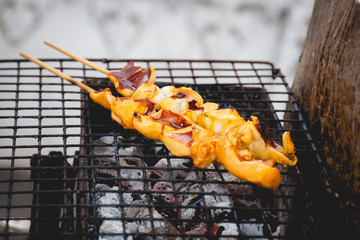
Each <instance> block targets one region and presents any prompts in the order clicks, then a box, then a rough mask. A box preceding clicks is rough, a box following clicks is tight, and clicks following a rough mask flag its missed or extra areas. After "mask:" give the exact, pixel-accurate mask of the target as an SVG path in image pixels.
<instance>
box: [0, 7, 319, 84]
mask: <svg viewBox="0 0 360 240" xmlns="http://www.w3.org/2000/svg"><path fill="white" fill-rule="evenodd" d="M312 8H313V0H274V1H264V0H263V1H261V0H222V1H220V0H193V1H180V0H152V1H146V0H121V1H118V0H101V1H100V0H78V1H71V0H0V58H1V59H14V58H19V57H20V56H19V51H25V52H27V53H29V54H31V55H33V56H35V57H38V58H58V57H64V56H63V55H61V54H60V53H58V52H56V51H54V50H52V49H50V48H49V47H47V46H45V45H44V44H43V41H44V40H49V41H52V42H54V43H56V44H58V45H60V46H62V47H64V48H66V49H68V50H70V51H72V52H74V53H77V54H78V55H81V56H84V57H87V58H92V57H93V58H103V57H104V58H116V59H119V58H168V59H175V58H181V59H183V58H186V59H226V60H262V61H271V62H273V63H274V64H275V66H276V67H278V68H281V70H282V72H283V74H285V75H286V76H287V78H286V79H287V81H288V82H289V83H290V84H292V82H293V78H294V73H295V70H296V66H297V63H298V59H299V56H300V54H301V50H302V46H303V42H304V40H305V37H306V32H307V26H308V23H309V19H310V16H311V13H312Z"/></svg>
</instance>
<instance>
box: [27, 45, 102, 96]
mask: <svg viewBox="0 0 360 240" xmlns="http://www.w3.org/2000/svg"><path fill="white" fill-rule="evenodd" d="M20 55H21V56H23V57H24V58H26V59H27V60H29V61H31V62H33V63H35V64H37V65H39V66H40V67H42V68H45V69H47V70H49V71H50V72H52V73H54V74H55V75H56V76H58V77H61V78H63V79H65V80H67V81H69V82H71V83H72V84H74V85H76V86H78V87H79V88H81V89H82V90H85V91H87V92H88V93H91V92H95V90H94V89H92V88H91V87H89V86H86V85H85V84H83V83H81V82H78V81H76V80H75V79H74V78H72V77H70V76H69V75H66V74H65V73H63V72H60V71H59V70H57V69H55V68H53V67H51V66H50V65H48V64H46V63H44V62H43V61H41V60H39V59H37V58H34V57H32V56H30V55H28V54H26V53H24V52H20Z"/></svg>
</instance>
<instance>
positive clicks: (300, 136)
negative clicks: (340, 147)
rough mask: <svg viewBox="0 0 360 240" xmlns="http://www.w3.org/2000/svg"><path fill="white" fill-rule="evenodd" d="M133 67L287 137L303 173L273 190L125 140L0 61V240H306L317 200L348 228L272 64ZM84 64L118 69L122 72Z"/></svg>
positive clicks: (66, 87)
mask: <svg viewBox="0 0 360 240" xmlns="http://www.w3.org/2000/svg"><path fill="white" fill-rule="evenodd" d="M131 60H134V61H135V62H136V63H137V64H139V65H142V66H149V65H151V66H152V67H154V68H155V69H156V73H157V84H158V85H160V86H165V85H170V84H172V85H176V86H190V87H192V88H194V89H195V90H196V91H198V92H199V93H200V94H201V95H202V96H203V97H204V99H205V100H206V101H213V102H217V103H219V104H220V106H221V107H223V108H235V109H236V110H237V111H238V112H239V113H240V115H242V116H243V117H244V118H245V119H249V118H250V116H251V115H256V116H258V117H259V119H260V121H261V124H262V125H263V126H264V128H266V129H267V130H268V131H269V133H270V134H271V136H272V137H273V138H274V139H275V140H277V141H280V136H281V134H282V133H283V132H284V131H285V130H290V131H291V134H292V137H293V139H294V143H295V146H296V148H297V149H296V150H297V153H298V155H299V164H298V165H297V166H296V167H292V168H288V169H284V168H282V167H281V166H279V168H280V170H281V173H282V176H283V177H282V182H281V185H280V186H279V188H278V190H276V191H275V192H272V191H269V190H267V189H262V188H260V187H258V186H255V185H253V184H250V183H247V182H244V181H241V180H237V179H234V178H233V177H232V176H231V175H230V174H229V173H228V172H227V171H226V170H225V169H224V168H223V167H222V166H219V165H217V164H213V165H211V166H209V168H208V169H196V168H194V167H193V165H192V161H191V160H190V159H187V158H179V157H175V156H172V155H171V154H170V153H169V152H168V151H167V150H166V149H165V148H164V146H163V144H162V143H160V142H155V141H152V140H149V139H145V138H144V137H142V136H139V135H138V134H137V133H135V132H134V131H129V130H124V129H123V128H122V127H121V126H119V125H117V124H116V123H114V122H113V121H112V120H111V119H110V113H109V111H108V110H105V109H102V108H101V107H100V106H97V105H96V104H94V103H93V102H92V101H91V100H90V99H89V97H88V95H87V93H84V92H81V91H80V90H79V89H78V88H77V87H76V86H73V85H70V84H68V83H66V82H65V81H64V80H62V79H59V78H58V77H55V76H53V75H52V74H50V73H48V72H47V71H45V70H43V69H41V68H39V67H37V66H35V65H34V64H32V63H29V62H27V61H25V60H0V239H13V238H20V239H29V238H31V239H41V238H59V239H115V238H116V239H117V238H119V239H152V238H153V239H157V238H160V239H161V238H163V239H166V238H173V239H189V238H198V239H204V238H206V239H218V238H220V237H221V238H222V239H233V238H240V239H258V238H263V239H294V238H300V239H301V238H311V237H314V236H321V234H322V231H324V229H325V228H324V226H325V225H324V223H323V222H322V221H323V220H324V219H323V218H322V217H321V215H320V214H321V212H320V213H319V212H318V208H319V205H321V203H319V200H318V199H325V200H327V201H330V203H329V205H331V206H332V207H333V210H334V212H336V217H338V220H336V221H335V220H334V219H331V220H329V221H327V222H326V223H327V224H333V225H332V226H338V225H339V224H341V222H342V221H343V220H344V219H345V218H344V214H342V213H341V210H340V207H339V206H341V204H342V202H341V200H342V199H341V198H340V197H335V196H336V191H335V189H334V188H333V186H332V185H331V177H330V176H329V175H328V173H327V171H326V165H325V164H324V163H323V162H322V160H321V158H320V157H319V154H318V152H317V149H316V146H315V145H314V143H313V141H312V138H311V136H310V134H309V132H308V129H307V126H306V123H305V121H304V119H303V117H302V115H301V113H300V110H299V108H298V106H297V104H296V101H295V99H294V96H293V94H292V93H291V91H290V88H289V86H288V84H287V83H286V81H285V77H284V76H283V75H282V74H281V71H280V69H277V68H275V67H274V66H273V64H272V63H269V62H262V61H225V60H186V59H179V60H160V59H147V60H144V59H131ZM43 61H45V62H47V63H48V64H50V65H52V66H54V67H56V68H58V69H59V70H61V71H63V72H64V73H66V74H68V75H70V76H72V77H74V78H75V79H77V80H80V81H84V83H86V84H88V85H89V86H91V87H93V88H94V89H96V90H101V89H104V88H105V87H110V88H111V87H112V86H111V83H110V81H109V80H107V79H106V77H105V76H103V75H101V74H99V73H98V72H96V71H94V70H92V69H89V68H88V67H85V66H83V65H82V64H80V63H78V62H75V61H73V60H70V59H43ZM91 61H93V62H96V63H97V64H99V65H102V66H104V67H105V68H107V69H111V70H115V71H116V70H120V69H121V68H122V67H123V66H124V65H125V64H126V63H127V62H128V60H127V59H125V60H111V59H91ZM112 90H114V89H113V88H112ZM54 152H58V155H57V158H56V159H57V160H56V161H51V159H52V158H54V156H53V155H54V154H55V153H54ZM55 155H56V154H55ZM314 182H316V184H314ZM319 189H320V190H319ZM326 193H330V196H332V197H326V196H328V195H326ZM319 196H320V198H319ZM330 226H331V225H330ZM322 227H323V228H322ZM50 229H52V230H51V231H50Z"/></svg>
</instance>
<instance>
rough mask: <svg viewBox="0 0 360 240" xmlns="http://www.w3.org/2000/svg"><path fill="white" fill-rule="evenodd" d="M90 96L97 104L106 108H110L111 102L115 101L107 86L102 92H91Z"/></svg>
mask: <svg viewBox="0 0 360 240" xmlns="http://www.w3.org/2000/svg"><path fill="white" fill-rule="evenodd" d="M90 98H91V99H92V100H93V101H94V102H95V103H97V104H99V105H101V106H103V107H104V108H106V109H109V110H110V109H111V104H112V103H113V102H114V101H115V97H114V96H113V95H112V93H111V91H110V89H109V88H105V89H104V91H102V92H98V91H95V92H91V93H90Z"/></svg>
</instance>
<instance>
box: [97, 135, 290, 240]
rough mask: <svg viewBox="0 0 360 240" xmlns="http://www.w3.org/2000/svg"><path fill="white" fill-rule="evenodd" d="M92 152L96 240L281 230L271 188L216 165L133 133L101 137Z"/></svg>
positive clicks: (227, 236)
mask: <svg viewBox="0 0 360 240" xmlns="http://www.w3.org/2000/svg"><path fill="white" fill-rule="evenodd" d="M135 143H136V144H135ZM92 155H93V160H92V161H93V164H94V177H95V180H94V182H93V186H92V189H93V190H94V194H93V195H92V196H94V197H93V198H94V199H92V201H91V202H92V203H94V204H95V205H96V207H95V208H94V209H96V210H94V211H95V212H94V213H93V214H94V216H95V219H97V221H95V222H96V223H95V226H94V231H97V233H98V235H99V239H183V238H184V237H185V238H186V239H187V238H189V239H208V238H210V239H211V238H212V239H214V238H216V239H218V238H221V239H238V238H239V236H243V237H245V238H246V236H251V238H252V239H257V238H264V237H265V238H272V237H274V236H279V234H280V233H281V232H282V231H283V230H282V229H281V224H279V222H281V221H280V220H279V217H281V216H278V215H277V213H276V212H272V211H271V209H272V208H274V207H275V208H276V205H278V204H279V202H278V201H277V200H276V198H275V199H274V198H273V197H272V194H273V193H272V192H269V190H267V189H262V188H259V187H256V186H254V185H253V184H249V183H245V182H242V181H241V180H238V179H235V178H234V177H233V176H232V175H231V174H229V173H228V172H226V171H225V170H224V169H222V167H221V166H217V165H216V164H213V165H211V166H210V167H208V169H206V170H202V169H197V168H195V167H193V164H192V160H191V159H188V158H179V157H175V156H172V155H171V154H169V153H168V152H167V150H166V149H165V147H164V146H163V145H162V143H158V142H154V141H152V140H147V139H145V138H143V137H141V136H138V135H137V134H133V135H129V136H118V135H111V136H103V137H101V138H99V139H98V140H95V141H94V142H93V153H92ZM259 191H260V194H259ZM259 196H261V197H259Z"/></svg>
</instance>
